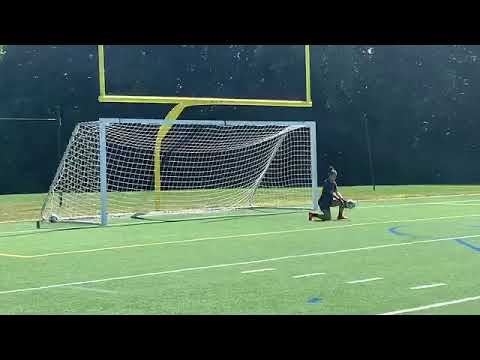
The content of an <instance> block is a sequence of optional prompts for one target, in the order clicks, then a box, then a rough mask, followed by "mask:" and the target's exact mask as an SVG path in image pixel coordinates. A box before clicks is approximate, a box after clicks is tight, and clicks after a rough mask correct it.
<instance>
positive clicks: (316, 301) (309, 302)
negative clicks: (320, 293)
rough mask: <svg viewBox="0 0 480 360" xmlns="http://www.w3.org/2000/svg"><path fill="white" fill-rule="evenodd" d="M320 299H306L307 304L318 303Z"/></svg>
mask: <svg viewBox="0 0 480 360" xmlns="http://www.w3.org/2000/svg"><path fill="white" fill-rule="evenodd" d="M321 302H322V299H320V298H317V297H314V298H311V299H310V300H308V301H307V303H308V304H320V303H321Z"/></svg>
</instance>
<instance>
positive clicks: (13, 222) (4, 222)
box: [0, 219, 37, 224]
mask: <svg viewBox="0 0 480 360" xmlns="http://www.w3.org/2000/svg"><path fill="white" fill-rule="evenodd" d="M34 221H37V220H35V219H26V220H7V221H0V224H21V223H29V222H34Z"/></svg>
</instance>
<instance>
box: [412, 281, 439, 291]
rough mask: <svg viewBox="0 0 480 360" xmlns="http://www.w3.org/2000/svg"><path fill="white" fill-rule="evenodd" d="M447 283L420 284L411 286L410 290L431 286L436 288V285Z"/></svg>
mask: <svg viewBox="0 0 480 360" xmlns="http://www.w3.org/2000/svg"><path fill="white" fill-rule="evenodd" d="M445 285H447V284H444V283H437V284H428V285H419V286H414V287H411V288H410V290H420V289H429V288H434V287H438V286H445Z"/></svg>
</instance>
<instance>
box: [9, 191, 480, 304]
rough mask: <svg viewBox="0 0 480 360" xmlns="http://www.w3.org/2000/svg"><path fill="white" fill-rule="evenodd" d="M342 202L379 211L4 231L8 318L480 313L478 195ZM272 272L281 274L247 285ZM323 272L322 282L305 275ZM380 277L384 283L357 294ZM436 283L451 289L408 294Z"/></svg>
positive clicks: (395, 194)
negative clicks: (341, 216)
mask: <svg viewBox="0 0 480 360" xmlns="http://www.w3.org/2000/svg"><path fill="white" fill-rule="evenodd" d="M340 190H341V191H342V193H344V195H345V196H347V197H349V198H354V199H365V200H368V199H370V201H363V202H362V201H360V203H359V206H358V208H357V209H354V210H352V211H349V212H348V213H347V215H349V216H350V219H349V220H347V221H331V222H308V221H307V215H306V213H305V212H293V213H292V212H285V213H282V212H279V213H277V214H275V215H267V216H249V217H224V218H209V219H204V220H201V219H196V220H195V221H193V220H192V221H188V220H187V221H180V222H166V223H161V222H149V223H145V224H139V225H137V224H135V223H133V224H130V225H126V226H110V227H107V228H99V227H92V228H83V229H69V230H62V229H58V228H53V229H46V230H44V229H42V230H36V229H34V224H33V223H30V222H23V223H13V224H12V223H10V224H2V225H0V253H1V254H2V255H0V313H2V314H33V313H42V314H380V313H388V312H392V311H398V310H402V309H415V310H414V311H411V312H406V313H412V314H480V299H478V300H477V299H474V298H475V297H478V296H480V290H479V289H480V278H479V277H478V276H477V273H478V269H479V263H478V261H479V259H480V195H475V194H480V187H478V186H406V187H400V186H398V187H395V186H391V187H378V188H377V191H376V192H375V193H373V192H372V191H371V190H370V189H368V188H366V187H352V188H341V189H340ZM455 194H457V195H458V194H470V195H461V196H451V195H455ZM429 195H435V197H432V198H414V196H420V197H422V196H429ZM408 196H413V198H410V197H408ZM439 196H440V197H439ZM385 198H391V199H393V200H391V201H384V200H379V199H385ZM39 199H42V197H41V196H38V195H33V196H28V195H19V196H14V195H11V196H3V197H0V206H1V207H2V212H5V211H6V210H5V209H7V208H8V209H11V210H13V211H14V210H15V209H16V208H17V207H18V208H19V209H21V210H22V214H25V218H26V219H28V217H27V214H30V212H31V216H32V217H33V218H34V217H35V216H34V211H33V210H32V209H36V210H37V213H36V214H35V215H37V214H38V211H39V206H41V200H39ZM27 209H28V210H27ZM8 213H9V214H10V210H8ZM334 213H336V210H334ZM12 217H13V216H12ZM17 218H18V217H17ZM457 239H463V240H464V241H465V242H467V243H468V244H469V245H470V246H465V244H461V243H459V242H458V241H456V240H457ZM476 249H478V251H477V250H476ZM264 269H273V270H268V271H261V272H247V273H243V272H244V271H251V270H264ZM312 273H324V274H318V275H312V276H304V277H296V276H299V275H306V274H312ZM371 278H381V279H379V280H375V281H367V282H359V283H350V282H352V281H356V280H364V279H371ZM435 283H445V284H447V285H445V286H439V287H432V288H425V289H418V290H412V289H410V288H411V287H416V286H420V285H428V284H435ZM464 298H472V300H469V301H466V302H463V303H453V304H447V305H442V306H439V307H432V308H425V309H420V308H421V307H425V306H429V305H433V304H437V303H449V302H451V301H454V300H459V299H464ZM312 299H317V300H316V301H310V300H312ZM417 308H418V309H417Z"/></svg>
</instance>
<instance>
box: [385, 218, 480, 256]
mask: <svg viewBox="0 0 480 360" xmlns="http://www.w3.org/2000/svg"><path fill="white" fill-rule="evenodd" d="M405 226H406V225H400V226H394V227H391V228H389V229H388V231H389V232H390V233H391V234H393V235H397V236H406V237H410V238H413V239H418V238H426V237H425V236H416V235H414V234H409V233H406V232H402V231H399V230H398V229H400V228H402V227H405ZM470 226H472V227H480V225H470ZM455 241H456V242H457V243H459V244H460V245H463V246H465V247H467V248H469V249H470V250H473V251H475V252H478V253H480V247H479V246H475V245H473V244H470V243H468V242H466V241H465V240H462V239H456V240H455Z"/></svg>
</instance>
